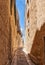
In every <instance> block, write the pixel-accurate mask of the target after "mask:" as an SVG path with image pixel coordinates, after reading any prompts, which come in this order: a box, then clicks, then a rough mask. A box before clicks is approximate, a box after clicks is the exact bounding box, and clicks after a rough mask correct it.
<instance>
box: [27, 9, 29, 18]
mask: <svg viewBox="0 0 45 65" xmlns="http://www.w3.org/2000/svg"><path fill="white" fill-rule="evenodd" d="M27 18H29V10H28V12H27Z"/></svg>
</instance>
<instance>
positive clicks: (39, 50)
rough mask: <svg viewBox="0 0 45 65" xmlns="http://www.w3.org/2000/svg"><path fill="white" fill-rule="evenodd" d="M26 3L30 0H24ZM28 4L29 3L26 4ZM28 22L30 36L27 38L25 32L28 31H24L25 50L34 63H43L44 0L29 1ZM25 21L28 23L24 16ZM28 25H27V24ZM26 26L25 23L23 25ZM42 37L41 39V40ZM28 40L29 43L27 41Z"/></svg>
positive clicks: (44, 63)
mask: <svg viewBox="0 0 45 65" xmlns="http://www.w3.org/2000/svg"><path fill="white" fill-rule="evenodd" d="M26 1H27V3H28V1H30V0H26ZM27 3H26V11H27V9H28V7H27ZM28 5H29V4H28ZM25 17H27V12H26V16H25ZM28 18H29V22H30V24H29V25H30V28H29V29H30V32H29V33H30V37H29V36H28V37H29V40H30V41H27V40H28V37H27V34H28V32H26V38H25V39H26V42H25V46H28V47H29V48H28V47H25V49H27V50H26V52H27V53H30V57H31V59H32V60H33V62H34V63H35V64H38V65H45V59H44V57H45V51H44V50H45V48H44V44H45V42H44V41H45V38H44V37H45V33H44V31H45V0H31V1H30V5H29V17H28ZM25 19H26V21H25V23H27V24H28V22H27V20H28V19H27V18H25ZM29 25H28V26H29ZM25 26H26V25H25ZM28 26H26V29H28ZM42 39H43V40H42ZM28 42H29V43H28Z"/></svg>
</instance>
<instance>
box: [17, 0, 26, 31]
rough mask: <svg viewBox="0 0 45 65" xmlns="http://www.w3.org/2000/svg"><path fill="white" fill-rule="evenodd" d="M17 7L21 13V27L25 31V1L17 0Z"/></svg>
mask: <svg viewBox="0 0 45 65" xmlns="http://www.w3.org/2000/svg"><path fill="white" fill-rule="evenodd" d="M16 6H17V9H18V12H19V18H20V19H19V21H20V27H21V29H22V30H24V19H25V18H24V16H25V0H16Z"/></svg>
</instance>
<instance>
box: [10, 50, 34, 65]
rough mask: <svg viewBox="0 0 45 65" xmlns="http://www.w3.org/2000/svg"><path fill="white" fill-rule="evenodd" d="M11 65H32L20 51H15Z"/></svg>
mask: <svg viewBox="0 0 45 65" xmlns="http://www.w3.org/2000/svg"><path fill="white" fill-rule="evenodd" d="M11 65H34V64H32V62H31V60H29V58H28V56H27V55H26V54H25V53H24V52H23V51H22V50H21V49H18V50H16V52H15V54H14V58H13V60H12V64H11Z"/></svg>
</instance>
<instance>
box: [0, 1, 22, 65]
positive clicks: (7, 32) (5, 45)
mask: <svg viewBox="0 0 45 65" xmlns="http://www.w3.org/2000/svg"><path fill="white" fill-rule="evenodd" d="M15 1H16V0H15ZM15 1H14V0H4V1H3V0H0V65H11V61H12V57H13V54H14V51H15V50H16V49H17V48H18V42H17V38H16V36H17V37H18V33H19V31H18V33H17V29H18V28H19V27H18V25H19V24H18V25H17V24H16V21H17V20H16V15H17V14H16V4H15V3H16V2H15ZM18 22H19V21H17V23H18ZM16 27H17V28H16ZM19 30H20V28H19ZM20 38H21V32H20Z"/></svg>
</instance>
